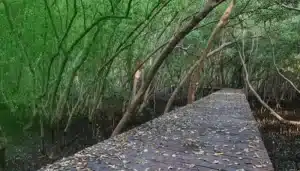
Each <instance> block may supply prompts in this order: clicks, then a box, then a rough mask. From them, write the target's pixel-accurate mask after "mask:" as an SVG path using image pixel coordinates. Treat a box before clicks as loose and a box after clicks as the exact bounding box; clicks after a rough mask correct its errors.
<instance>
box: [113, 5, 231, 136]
mask: <svg viewBox="0 0 300 171" xmlns="http://www.w3.org/2000/svg"><path fill="white" fill-rule="evenodd" d="M225 1H226V0H207V2H206V4H205V6H204V8H203V10H201V11H200V12H198V13H196V14H195V15H194V16H193V18H192V19H191V21H190V22H189V23H188V24H187V25H185V26H184V27H183V28H182V29H181V30H180V31H179V32H177V33H176V34H175V35H174V36H173V37H172V38H171V40H170V41H169V43H168V44H167V46H166V47H165V48H164V50H163V51H162V53H161V54H160V55H159V56H158V58H157V60H156V61H155V62H154V64H153V66H152V67H151V68H150V70H149V74H148V75H147V77H146V79H145V82H143V85H142V87H141V88H140V89H139V91H138V92H137V94H136V96H135V97H134V98H133V100H132V101H131V103H130V104H129V106H128V108H127V110H126V112H125V113H124V115H123V117H122V119H121V120H120V122H119V123H118V125H117V126H116V128H115V129H114V131H113V133H112V135H111V136H112V137H113V136H115V135H118V134H119V133H121V131H122V129H123V128H124V127H125V125H126V124H127V122H128V120H129V119H130V118H131V116H132V115H133V112H135V110H136V108H137V107H138V105H139V104H140V103H141V101H142V100H143V97H144V94H145V92H146V90H147V89H148V87H149V85H150V83H151V81H152V79H153V78H154V76H155V74H156V73H157V71H158V69H159V68H160V66H161V65H162V63H163V62H164V60H165V59H166V58H167V57H168V56H169V54H170V53H171V52H172V51H173V49H174V48H175V46H176V45H177V44H178V43H179V42H180V41H181V40H182V39H183V38H184V37H185V36H186V35H187V34H189V33H190V32H191V31H192V30H193V28H194V27H195V26H197V25H198V23H199V22H200V21H202V20H203V19H204V18H205V17H206V16H207V15H208V14H209V13H210V12H211V11H212V10H213V9H214V8H215V7H217V6H218V5H220V4H221V3H222V2H225Z"/></svg>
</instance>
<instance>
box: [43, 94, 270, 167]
mask: <svg viewBox="0 0 300 171" xmlns="http://www.w3.org/2000/svg"><path fill="white" fill-rule="evenodd" d="M243 169H244V170H264V171H267V170H273V167H272V164H271V162H270V159H269V157H268V154H267V151H266V149H265V147H264V144H263V142H262V139H261V138H260V133H259V131H258V129H257V127H256V122H255V120H254V118H253V116H252V113H251V110H250V107H249V104H248V102H247V100H246V97H245V95H244V94H243V93H242V92H241V91H239V90H232V89H223V90H221V91H218V92H215V93H213V94H211V95H209V96H207V97H204V98H202V99H201V100H199V101H197V102H195V103H194V104H191V105H187V106H185V107H182V108H179V109H176V110H174V111H172V112H170V113H168V114H166V115H163V116H161V117H159V118H157V119H154V120H152V121H150V122H147V123H145V124H143V125H141V126H140V127H137V128H135V129H133V130H130V131H128V132H126V133H123V134H121V135H119V136H116V137H114V138H111V139H108V140H105V141H103V142H100V143H98V144H96V145H94V146H91V147H89V148H86V149H84V150H82V151H80V152H78V153H76V154H75V155H73V156H70V157H67V158H64V159H62V160H60V161H57V162H55V163H54V164H52V165H48V166H46V167H44V168H42V169H40V171H46V170H48V171H50V170H61V171H68V170H80V171H85V170H94V171H107V170H137V171H144V170H149V171H152V170H191V171H193V170H201V171H206V170H224V171H225V170H226V171H231V170H243Z"/></svg>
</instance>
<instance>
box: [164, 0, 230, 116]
mask: <svg viewBox="0 0 300 171" xmlns="http://www.w3.org/2000/svg"><path fill="white" fill-rule="evenodd" d="M234 5H235V0H232V1H231V3H230V5H229V6H228V7H227V9H226V11H225V12H224V14H223V15H222V17H221V18H220V21H219V23H218V24H217V25H216V27H215V28H214V30H213V32H212V33H211V35H210V38H209V40H208V41H207V45H206V48H205V49H204V50H203V52H202V54H201V57H200V58H199V59H198V60H197V61H196V62H195V64H194V65H193V66H192V67H191V68H190V69H189V71H188V72H187V73H186V75H184V76H183V78H182V79H181V81H180V83H179V85H178V86H177V87H176V89H175V90H174V92H173V93H172V95H171V97H170V99H169V100H168V103H167V105H166V107H165V110H164V113H167V112H168V111H169V109H170V107H171V105H172V103H173V101H174V99H175V96H176V94H177V93H178V91H179V89H180V88H181V87H182V86H183V84H184V83H185V82H186V80H187V79H188V78H189V77H190V76H191V75H192V74H193V73H194V71H195V69H196V68H199V65H201V64H202V63H203V60H204V59H205V58H207V57H209V56H211V55H212V54H215V53H216V51H220V50H221V49H222V48H224V47H226V46H228V45H230V44H232V43H233V42H229V43H227V45H226V44H224V46H221V47H219V48H218V49H216V50H215V52H214V51H213V52H211V54H210V53H209V51H210V49H211V46H212V42H213V40H214V39H215V38H216V36H217V34H218V33H219V32H220V30H221V29H222V27H224V26H225V25H226V24H227V23H228V19H229V15H230V13H231V11H232V9H233V6H234ZM198 72H199V71H198ZM198 74H199V73H198ZM194 81H195V80H194ZM194 84H196V83H194ZM192 91H195V90H191V92H192ZM191 92H189V93H191ZM192 93H194V92H192ZM190 103H191V102H190Z"/></svg>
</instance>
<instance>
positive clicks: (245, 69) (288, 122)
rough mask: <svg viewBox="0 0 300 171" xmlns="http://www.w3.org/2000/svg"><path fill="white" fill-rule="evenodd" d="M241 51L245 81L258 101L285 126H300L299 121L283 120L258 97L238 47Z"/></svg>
mask: <svg viewBox="0 0 300 171" xmlns="http://www.w3.org/2000/svg"><path fill="white" fill-rule="evenodd" d="M238 48H239V50H238V53H239V57H240V60H241V63H242V65H243V68H244V72H245V81H246V83H247V85H248V88H249V89H250V90H251V92H252V93H253V94H254V96H255V97H256V98H257V99H258V101H259V102H260V103H261V104H262V105H263V106H264V107H265V108H266V109H268V110H269V111H270V114H271V115H273V116H274V117H275V118H277V119H278V120H279V121H280V122H282V123H284V124H292V125H300V122H299V121H290V120H286V119H284V118H282V117H281V116H280V115H279V114H278V113H276V112H275V111H274V110H273V109H272V108H271V107H270V106H269V105H268V104H267V103H265V102H264V101H263V100H262V99H261V97H260V96H259V95H258V93H257V92H256V91H255V90H254V88H253V87H252V85H251V83H250V82H249V74H248V71H247V67H246V64H245V61H244V59H243V56H242V53H241V52H240V47H239V46H238Z"/></svg>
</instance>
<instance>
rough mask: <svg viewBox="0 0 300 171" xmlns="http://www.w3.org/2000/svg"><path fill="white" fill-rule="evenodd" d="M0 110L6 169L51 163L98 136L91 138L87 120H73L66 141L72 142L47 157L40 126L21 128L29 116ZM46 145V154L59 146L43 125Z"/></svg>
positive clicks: (25, 170)
mask: <svg viewBox="0 0 300 171" xmlns="http://www.w3.org/2000/svg"><path fill="white" fill-rule="evenodd" d="M0 113H1V115H0V125H1V127H2V129H3V130H4V132H5V135H6V138H7V140H8V144H7V148H6V158H7V165H6V170H7V171H35V170H37V169H38V168H40V167H42V166H43V165H46V164H48V163H52V162H54V161H55V160H56V159H59V158H61V157H63V156H68V155H71V154H73V153H75V152H77V151H79V150H81V149H83V148H85V147H88V146H90V145H93V144H95V143H97V141H98V139H94V138H93V134H92V130H91V128H90V127H89V125H90V124H89V122H88V120H87V119H86V120H84V119H80V120H78V121H74V122H73V124H72V126H71V129H70V130H72V131H71V132H70V133H69V134H68V136H67V138H66V140H67V142H68V141H69V142H72V143H71V144H69V145H68V146H67V147H66V148H64V150H63V151H61V152H59V153H54V154H55V155H56V156H54V157H53V158H49V156H45V155H43V154H42V153H41V152H40V149H41V145H40V144H41V141H40V140H41V139H40V127H39V126H38V124H37V123H34V124H33V126H32V127H31V128H30V129H24V127H25V126H26V125H27V124H28V123H29V122H30V117H24V115H22V114H21V113H19V114H12V113H11V112H10V111H9V110H6V109H3V108H2V109H1V111H0ZM21 116H22V117H21ZM76 128H77V129H76ZM62 134H63V133H62V131H61V132H60V134H57V135H56V136H62ZM74 137H75V138H74ZM45 147H46V151H47V154H50V153H51V152H52V151H54V152H55V149H56V148H55V147H58V146H57V144H52V139H51V131H50V129H47V128H45Z"/></svg>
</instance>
